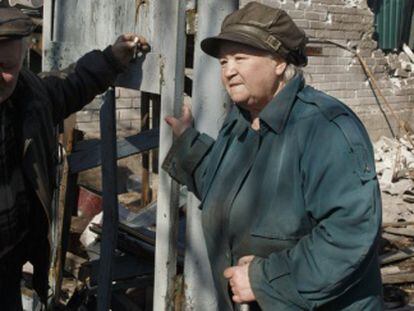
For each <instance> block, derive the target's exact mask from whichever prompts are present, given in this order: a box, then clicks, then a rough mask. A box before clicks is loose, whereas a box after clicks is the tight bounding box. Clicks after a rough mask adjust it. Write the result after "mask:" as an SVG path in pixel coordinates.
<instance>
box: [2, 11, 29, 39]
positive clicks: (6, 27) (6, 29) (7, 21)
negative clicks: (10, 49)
mask: <svg viewBox="0 0 414 311" xmlns="http://www.w3.org/2000/svg"><path fill="white" fill-rule="evenodd" d="M34 28H35V24H34V23H33V21H32V19H31V18H30V17H29V16H27V15H25V14H23V13H22V12H20V10H19V9H16V8H7V7H1V6H0V40H6V39H18V38H22V37H26V36H28V35H30V34H31V33H32V32H33V30H34Z"/></svg>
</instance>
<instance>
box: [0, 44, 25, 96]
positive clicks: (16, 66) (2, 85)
mask: <svg viewBox="0 0 414 311" xmlns="http://www.w3.org/2000/svg"><path fill="white" fill-rule="evenodd" d="M23 49H24V44H23V41H22V40H20V39H19V40H0V104H1V103H3V102H4V101H6V100H7V99H8V98H9V97H10V96H11V95H12V94H13V91H14V89H15V88H16V84H17V78H18V76H19V71H20V69H21V68H22V63H23V57H22V55H23Z"/></svg>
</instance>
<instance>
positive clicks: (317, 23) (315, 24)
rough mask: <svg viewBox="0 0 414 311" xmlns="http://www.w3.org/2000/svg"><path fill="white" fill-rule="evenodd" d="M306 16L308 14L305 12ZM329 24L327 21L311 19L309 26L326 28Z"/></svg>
mask: <svg viewBox="0 0 414 311" xmlns="http://www.w3.org/2000/svg"><path fill="white" fill-rule="evenodd" d="M305 16H306V14H305ZM328 26H329V25H327V24H326V23H325V22H321V21H318V20H310V21H309V28H312V29H326V28H327V27H328Z"/></svg>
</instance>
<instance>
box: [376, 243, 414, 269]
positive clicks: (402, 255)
mask: <svg viewBox="0 0 414 311" xmlns="http://www.w3.org/2000/svg"><path fill="white" fill-rule="evenodd" d="M411 257H414V247H408V248H404V249H402V250H399V251H396V252H390V253H386V254H383V255H381V256H380V258H379V259H380V262H381V265H386V264H390V263H393V262H396V261H400V260H404V259H407V258H411Z"/></svg>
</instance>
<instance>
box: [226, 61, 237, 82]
mask: <svg viewBox="0 0 414 311" xmlns="http://www.w3.org/2000/svg"><path fill="white" fill-rule="evenodd" d="M236 73H237V70H236V66H235V64H234V63H233V62H231V61H229V62H228V63H227V64H226V66H225V68H224V76H225V77H226V78H230V77H232V76H234V75H235V74H236Z"/></svg>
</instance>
